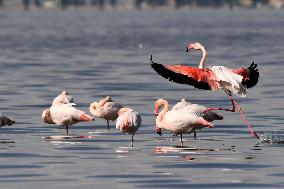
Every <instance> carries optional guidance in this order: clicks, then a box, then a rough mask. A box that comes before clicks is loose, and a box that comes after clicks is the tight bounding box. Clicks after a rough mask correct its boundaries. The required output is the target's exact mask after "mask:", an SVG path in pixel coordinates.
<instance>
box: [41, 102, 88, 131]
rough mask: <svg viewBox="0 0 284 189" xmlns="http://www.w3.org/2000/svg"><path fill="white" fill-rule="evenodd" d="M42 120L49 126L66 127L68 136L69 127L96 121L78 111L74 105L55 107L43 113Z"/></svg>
mask: <svg viewBox="0 0 284 189" xmlns="http://www.w3.org/2000/svg"><path fill="white" fill-rule="evenodd" d="M42 120H43V121H44V122H45V123H48V124H56V125H64V126H65V129H66V135H68V134H69V132H68V131H69V129H68V128H69V125H73V124H75V123H78V122H83V121H89V122H91V121H93V120H94V119H93V118H92V117H91V116H89V115H88V114H86V113H85V112H83V111H81V110H78V109H76V108H75V107H73V106H72V104H61V105H53V106H51V107H50V108H48V109H45V110H44V111H43V113H42Z"/></svg>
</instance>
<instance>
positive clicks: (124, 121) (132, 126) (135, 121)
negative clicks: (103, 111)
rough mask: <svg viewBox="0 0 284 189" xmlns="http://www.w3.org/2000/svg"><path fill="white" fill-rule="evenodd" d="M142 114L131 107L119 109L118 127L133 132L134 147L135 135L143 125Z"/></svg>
mask: <svg viewBox="0 0 284 189" xmlns="http://www.w3.org/2000/svg"><path fill="white" fill-rule="evenodd" d="M141 121H142V120H141V116H140V114H139V113H138V112H136V111H134V110H133V109H131V108H121V109H120V110H119V111H118V118H117V120H116V129H119V130H120V131H121V132H123V133H127V134H131V135H132V136H131V147H133V137H134V134H135V133H136V131H137V130H138V129H139V127H140V125H141Z"/></svg>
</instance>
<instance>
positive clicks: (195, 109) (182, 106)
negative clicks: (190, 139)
mask: <svg viewBox="0 0 284 189" xmlns="http://www.w3.org/2000/svg"><path fill="white" fill-rule="evenodd" d="M207 109H208V108H207V107H205V106H201V105H199V104H192V103H191V102H189V101H186V100H185V99H184V98H183V99H181V101H180V102H178V103H177V104H176V105H174V106H173V107H172V110H186V111H188V112H191V113H193V114H196V115H197V116H200V117H202V118H203V119H205V120H206V121H208V122H212V121H215V120H223V119H224V117H223V116H222V115H220V114H217V113H216V112H214V111H211V110H209V111H206V110H207ZM193 136H194V139H196V131H195V129H193Z"/></svg>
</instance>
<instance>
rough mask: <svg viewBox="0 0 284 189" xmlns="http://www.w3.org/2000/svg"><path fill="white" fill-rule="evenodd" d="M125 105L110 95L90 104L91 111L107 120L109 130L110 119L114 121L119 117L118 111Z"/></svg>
mask: <svg viewBox="0 0 284 189" xmlns="http://www.w3.org/2000/svg"><path fill="white" fill-rule="evenodd" d="M122 107H123V106H122V105H121V104H119V103H117V102H114V101H113V100H112V99H111V97H110V96H107V97H105V98H103V99H102V100H100V101H99V102H93V103H92V104H91V105H90V108H89V109H90V112H91V114H93V115H94V116H95V117H99V118H103V119H105V120H107V129H108V130H109V120H111V121H114V120H116V119H117V117H118V111H119V110H120V109H121V108H122Z"/></svg>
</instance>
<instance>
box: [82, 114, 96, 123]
mask: <svg viewBox="0 0 284 189" xmlns="http://www.w3.org/2000/svg"><path fill="white" fill-rule="evenodd" d="M93 120H94V118H93V117H91V116H89V115H88V114H85V113H83V114H82V115H81V116H80V119H79V121H89V122H91V121H93Z"/></svg>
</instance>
